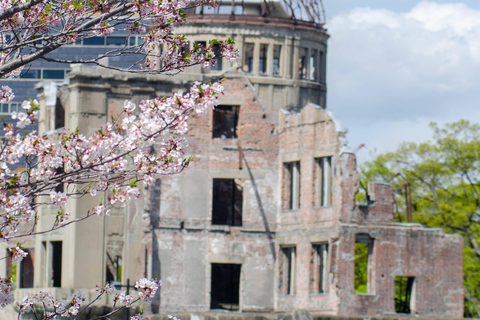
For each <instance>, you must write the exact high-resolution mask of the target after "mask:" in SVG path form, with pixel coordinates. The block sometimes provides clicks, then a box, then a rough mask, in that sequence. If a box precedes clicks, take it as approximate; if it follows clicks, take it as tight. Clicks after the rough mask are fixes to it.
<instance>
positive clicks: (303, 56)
mask: <svg viewBox="0 0 480 320" xmlns="http://www.w3.org/2000/svg"><path fill="white" fill-rule="evenodd" d="M307 65H308V57H307V48H300V50H299V56H298V77H299V78H300V79H305V78H307Z"/></svg>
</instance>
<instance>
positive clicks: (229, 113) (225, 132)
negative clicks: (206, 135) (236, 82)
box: [212, 106, 240, 139]
mask: <svg viewBox="0 0 480 320" xmlns="http://www.w3.org/2000/svg"><path fill="white" fill-rule="evenodd" d="M239 112H240V107H239V106H217V107H216V108H215V109H214V110H213V132H212V134H213V138H225V139H234V138H237V126H238V116H239Z"/></svg>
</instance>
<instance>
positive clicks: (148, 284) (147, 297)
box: [135, 278, 162, 303]
mask: <svg viewBox="0 0 480 320" xmlns="http://www.w3.org/2000/svg"><path fill="white" fill-rule="evenodd" d="M161 285H162V282H161V281H160V280H158V281H157V280H154V279H147V278H143V279H140V280H138V281H137V282H136V283H135V288H136V289H137V291H138V296H139V298H140V300H142V301H144V302H147V303H151V302H152V299H153V297H154V296H155V293H156V292H157V290H158V288H159V287H160V286H161Z"/></svg>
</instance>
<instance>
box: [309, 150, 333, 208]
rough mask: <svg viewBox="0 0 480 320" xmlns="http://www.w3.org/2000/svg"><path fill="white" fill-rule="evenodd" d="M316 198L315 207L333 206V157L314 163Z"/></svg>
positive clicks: (317, 160)
mask: <svg viewBox="0 0 480 320" xmlns="http://www.w3.org/2000/svg"><path fill="white" fill-rule="evenodd" d="M313 174H314V197H313V205H314V206H315V207H320V206H321V207H326V206H331V205H332V193H333V192H332V176H333V166H332V157H322V158H316V159H315V162H314V170H313Z"/></svg>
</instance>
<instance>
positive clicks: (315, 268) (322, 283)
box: [310, 243, 328, 293]
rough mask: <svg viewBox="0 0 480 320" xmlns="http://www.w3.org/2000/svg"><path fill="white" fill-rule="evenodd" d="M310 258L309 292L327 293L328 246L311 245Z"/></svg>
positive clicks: (324, 244)
mask: <svg viewBox="0 0 480 320" xmlns="http://www.w3.org/2000/svg"><path fill="white" fill-rule="evenodd" d="M311 257H312V260H311V263H310V267H311V268H310V292H311V293H325V292H328V244H327V243H319V244H313V245H312V255H311Z"/></svg>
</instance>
